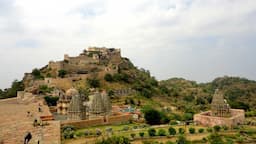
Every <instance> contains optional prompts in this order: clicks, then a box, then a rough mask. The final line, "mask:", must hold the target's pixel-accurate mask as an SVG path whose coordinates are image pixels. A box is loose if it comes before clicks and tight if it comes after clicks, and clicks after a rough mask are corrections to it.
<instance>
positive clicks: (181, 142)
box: [176, 135, 188, 144]
mask: <svg viewBox="0 0 256 144" xmlns="http://www.w3.org/2000/svg"><path fill="white" fill-rule="evenodd" d="M176 143H177V144H187V143H188V141H187V139H186V137H185V136H184V135H179V136H178V139H177V140H176Z"/></svg>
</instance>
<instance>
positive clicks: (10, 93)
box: [0, 80, 24, 99]
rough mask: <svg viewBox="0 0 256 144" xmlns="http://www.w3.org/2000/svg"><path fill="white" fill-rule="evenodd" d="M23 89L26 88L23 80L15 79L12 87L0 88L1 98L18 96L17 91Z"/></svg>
mask: <svg viewBox="0 0 256 144" xmlns="http://www.w3.org/2000/svg"><path fill="white" fill-rule="evenodd" d="M22 90H24V85H23V83H22V81H18V80H14V81H13V82H12V85H11V88H6V89H4V90H1V89H0V99H4V98H11V97H16V96H17V91H22Z"/></svg>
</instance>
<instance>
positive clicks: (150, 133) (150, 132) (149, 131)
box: [148, 128, 156, 136]
mask: <svg viewBox="0 0 256 144" xmlns="http://www.w3.org/2000/svg"><path fill="white" fill-rule="evenodd" d="M148 135H149V136H156V130H155V129H154V128H150V129H148Z"/></svg>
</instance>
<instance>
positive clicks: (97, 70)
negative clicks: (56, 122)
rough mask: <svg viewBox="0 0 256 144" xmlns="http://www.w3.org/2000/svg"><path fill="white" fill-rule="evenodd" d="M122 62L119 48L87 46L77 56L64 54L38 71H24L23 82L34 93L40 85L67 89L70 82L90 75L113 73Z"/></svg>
mask: <svg viewBox="0 0 256 144" xmlns="http://www.w3.org/2000/svg"><path fill="white" fill-rule="evenodd" d="M121 62H122V57H121V51H120V49H115V48H105V47H102V48H99V47H89V48H88V49H85V50H84V51H83V52H82V53H81V54H80V55H79V56H75V57H70V56H69V55H68V54H65V55H64V60H62V61H56V62H55V61H50V62H49V64H48V65H46V66H45V67H43V68H41V69H40V70H39V71H40V72H38V73H39V74H37V73H35V71H33V72H32V73H25V76H24V78H23V83H24V86H25V91H26V92H31V93H36V92H37V90H38V88H39V86H40V85H47V86H48V87H56V88H59V89H62V90H67V89H70V88H71V87H72V83H73V82H75V81H78V80H82V79H86V78H88V77H90V76H92V75H95V74H98V75H101V74H104V73H106V72H107V73H110V74H114V73H116V72H117V70H118V66H119V64H120V63H121Z"/></svg>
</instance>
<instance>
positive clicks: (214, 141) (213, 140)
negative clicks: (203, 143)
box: [208, 133, 224, 144]
mask: <svg viewBox="0 0 256 144" xmlns="http://www.w3.org/2000/svg"><path fill="white" fill-rule="evenodd" d="M208 142H209V143H210V144H223V143H224V141H223V140H222V138H221V136H220V135H219V134H217V133H212V134H211V135H210V136H209V137H208Z"/></svg>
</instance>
